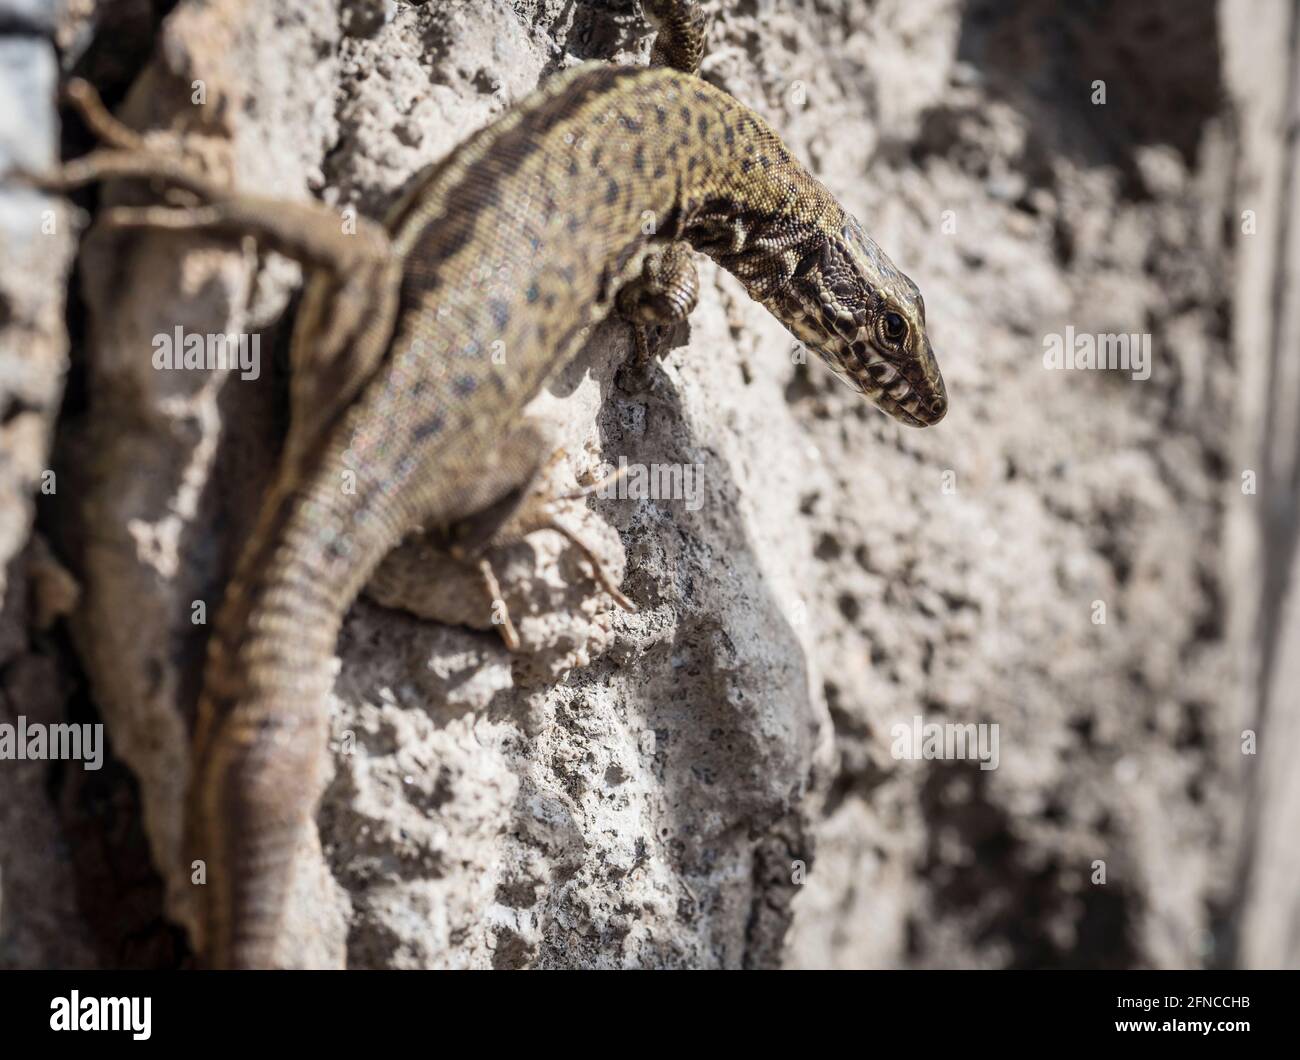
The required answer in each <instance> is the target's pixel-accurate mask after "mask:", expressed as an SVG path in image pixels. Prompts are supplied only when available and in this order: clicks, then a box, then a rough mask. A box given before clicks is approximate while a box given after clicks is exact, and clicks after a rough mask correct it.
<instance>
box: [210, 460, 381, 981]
mask: <svg viewBox="0 0 1300 1060" xmlns="http://www.w3.org/2000/svg"><path fill="white" fill-rule="evenodd" d="M386 507H387V505H386V503H385V500H384V498H383V497H382V496H381V495H374V496H371V497H360V498H358V497H356V496H352V497H348V496H346V495H345V494H344V493H343V491H341V490H340V488H339V478H338V477H337V475H336V474H335V473H334V472H333V471H330V470H324V471H321V472H319V473H317V474H315V475H313V476H311V479H310V481H309V483H308V484H306V485H303V486H299V487H298V488H296V489H292V490H290V489H286V488H277V489H274V490H272V492H271V494H270V495H269V496H268V497H267V499H266V501H265V502H264V505H263V508H262V512H261V515H260V517H259V521H258V524H257V526H256V528H255V530H254V533H253V535H252V537H251V539H250V542H249V544H248V546H247V548H246V549H245V551H244V554H243V555H242V556H241V558H240V562H239V564H238V567H237V568H236V572H235V575H234V577H233V579H232V581H231V584H230V586H229V588H228V589H227V592H226V598H225V601H224V602H223V605H222V608H221V612H220V615H219V617H218V620H217V624H216V628H215V630H214V634H213V637H212V639H211V641H210V643H209V652H208V661H207V669H206V673H205V680H204V688H203V693H202V695H201V697H200V702H199V714H198V724H197V728H196V732H195V739H194V750H193V757H192V760H191V766H192V770H191V781H190V790H189V799H188V805H187V808H186V850H187V857H188V865H187V871H188V872H189V874H190V878H191V881H192V882H194V883H195V884H198V885H201V890H200V900H199V902H198V904H197V910H196V911H197V914H198V915H197V918H196V919H197V923H196V924H195V935H196V938H195V943H196V947H197V949H198V951H199V954H200V957H201V960H202V963H203V964H204V965H205V966H207V967H213V968H268V967H275V966H276V964H277V959H276V947H277V940H278V938H279V936H280V928H281V922H282V920H283V917H284V911H285V909H286V907H287V905H288V900H289V893H290V889H291V886H292V881H293V868H294V862H295V860H296V855H297V852H298V848H299V846H300V844H301V843H302V842H303V839H304V837H305V836H306V835H307V834H308V829H307V826H308V824H309V822H310V820H311V817H312V815H313V814H314V812H315V809H316V806H317V803H318V802H319V799H320V796H321V793H322V789H323V777H322V773H323V769H322V765H323V759H324V754H325V750H326V744H327V739H328V734H329V702H330V691H331V687H332V685H333V660H334V652H335V642H336V640H337V637H338V630H339V626H340V624H341V620H342V615H343V613H344V612H345V611H346V609H347V607H348V606H349V605H350V604H351V602H352V600H353V598H355V596H356V594H357V592H358V591H359V590H360V587H361V585H362V584H363V582H364V580H365V578H366V577H367V576H368V575H369V573H370V571H371V570H373V568H374V566H375V565H376V564H377V563H378V561H379V559H380V558H382V556H383V555H384V553H385V552H387V551H388V549H389V548H391V547H392V545H393V544H394V543H395V538H396V537H397V536H398V535H397V532H396V530H395V527H396V526H397V525H398V522H397V520H396V519H395V518H393V517H392V514H391V513H389V512H386V511H385V508H386Z"/></svg>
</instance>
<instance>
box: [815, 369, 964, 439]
mask: <svg viewBox="0 0 1300 1060" xmlns="http://www.w3.org/2000/svg"><path fill="white" fill-rule="evenodd" d="M837 374H838V375H840V377H841V378H843V379H844V381H845V382H846V383H848V384H849V386H851V387H852V388H853V389H854V390H856V391H857V392H858V393H860V394H861V395H862V396H863V397H865V398H866V399H867V400H868V401H870V402H871V403H872V404H873V405H875V406H876V407H877V408H878V409H880V410H881V411H882V412H884V413H887V414H888V415H889V416H892V417H893V418H894V419H896V420H898V421H899V423H903V424H906V425H907V426H909V427H932V426H934V424H936V423H938V422H939V421H940V420H942V419H943V418H944V416H945V415H947V413H948V392H947V389H946V388H945V387H944V384H943V378H942V376H939V375H938V374H937V373H936V374H935V376H934V378H933V379H930V378H927V377H925V376H921V377H920V378H919V379H913V378H909V376H908V374H907V373H905V372H903V371H901V370H900V369H899V368H897V367H896V366H895V365H893V364H890V362H889V361H887V360H885V358H883V357H880V356H878V355H873V356H871V357H870V359H868V360H862V359H858V360H857V361H856V362H855V363H852V364H849V365H845V366H844V367H843V368H842V370H841V371H839V372H838V373H837Z"/></svg>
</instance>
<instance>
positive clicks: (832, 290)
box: [769, 214, 948, 427]
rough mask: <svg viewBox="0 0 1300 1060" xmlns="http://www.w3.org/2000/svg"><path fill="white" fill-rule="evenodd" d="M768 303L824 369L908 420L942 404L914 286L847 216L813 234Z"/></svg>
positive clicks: (932, 415) (921, 423)
mask: <svg viewBox="0 0 1300 1060" xmlns="http://www.w3.org/2000/svg"><path fill="white" fill-rule="evenodd" d="M769 307H770V308H771V309H772V310H773V312H774V313H775V314H776V316H777V317H778V318H780V319H781V321H783V322H784V323H785V325H786V327H788V328H789V329H790V330H791V331H792V332H793V333H794V334H795V336H796V337H798V338H800V339H802V340H803V341H804V342H806V343H807V344H808V346H809V347H810V348H811V349H812V350H813V351H815V352H816V353H817V355H818V356H819V357H821V358H822V360H824V361H825V362H826V363H827V365H829V366H830V368H831V370H832V371H833V372H835V374H836V375H838V376H839V377H840V378H841V379H843V380H844V381H845V382H846V383H848V385H849V386H851V387H852V388H853V389H854V390H856V391H857V392H858V393H859V394H862V395H863V396H864V397H865V398H867V400H868V401H870V402H871V403H872V404H874V405H875V406H876V407H877V408H879V409H881V410H883V411H884V412H887V413H889V415H891V416H893V417H894V419H896V420H899V421H900V422H902V423H906V424H908V425H909V426H911V427H928V426H930V425H931V424H935V423H938V422H939V421H940V420H941V419H943V417H944V414H945V413H947V411H948V392H947V390H946V389H945V388H944V385H943V376H942V375H940V374H939V365H938V363H937V362H936V361H935V359H934V350H933V349H932V348H931V346H930V339H929V336H928V335H927V334H926V330H925V301H924V300H923V299H922V298H921V292H920V291H919V290H917V287H916V284H914V283H913V282H912V281H911V280H910V279H909V278H908V277H907V276H905V275H904V274H903V273H902V272H900V271H899V270H898V269H897V268H896V267H895V266H894V263H893V262H892V261H890V260H889V258H888V257H886V255H885V252H884V251H883V250H881V249H880V248H879V247H878V246H876V243H875V241H874V240H873V239H872V238H871V237H870V236H869V235H867V234H866V233H865V232H864V231H863V230H862V227H861V226H860V225H859V224H858V222H857V221H855V220H854V219H853V218H852V217H850V216H848V215H847V214H845V215H843V222H842V224H841V225H840V226H839V228H838V229H837V230H834V231H832V232H830V233H829V234H823V237H822V238H820V239H818V240H817V245H816V246H815V247H814V248H813V249H812V250H810V251H808V252H807V253H806V254H805V255H804V256H803V257H802V258H801V260H800V261H799V263H798V265H797V266H796V267H795V270H794V273H793V275H792V276H791V277H790V280H789V282H788V283H786V284H785V285H784V286H783V287H782V288H781V289H780V290H779V291H778V292H777V293H776V294H775V295H773V296H771V298H770V299H769Z"/></svg>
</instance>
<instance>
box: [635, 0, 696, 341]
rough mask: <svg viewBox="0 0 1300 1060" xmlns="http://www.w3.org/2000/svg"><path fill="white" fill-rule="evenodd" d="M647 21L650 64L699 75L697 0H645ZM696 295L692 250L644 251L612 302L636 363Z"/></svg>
mask: <svg viewBox="0 0 1300 1060" xmlns="http://www.w3.org/2000/svg"><path fill="white" fill-rule="evenodd" d="M644 4H645V13H646V16H647V20H648V21H649V22H650V23H651V24H652V25H653V26H655V28H656V33H655V39H654V43H653V44H652V45H651V46H650V65H651V66H664V67H668V68H669V69H673V70H680V71H681V72H682V73H684V74H698V73H699V70H700V60H701V59H702V58H703V57H704V43H705V33H706V30H707V20H706V19H705V16H704V12H703V10H702V9H701V8H700V5H699V3H698V0H644ZM699 298H700V277H699V273H698V272H697V270H696V268H695V260H694V252H693V251H692V250H691V248H690V246H689V244H687V243H685V242H682V241H680V240H678V241H676V242H673V243H669V244H668V245H667V246H665V247H661V248H659V249H657V250H651V251H650V252H649V253H647V254H646V256H645V260H644V262H643V264H642V267H641V273H640V275H639V276H637V277H636V278H635V279H633V280H631V281H629V282H628V283H627V284H625V285H624V286H623V287H622V289H621V290H620V291H619V292H618V296H617V298H616V300H615V306H616V308H617V309H618V312H619V315H620V316H621V317H622V318H623V319H624V320H626V321H627V322H628V323H629V324H631V325H632V334H633V339H634V342H635V347H636V362H637V364H639V365H644V364H647V363H649V361H650V360H651V359H652V358H653V357H654V355H655V353H656V352H659V353H662V352H663V351H662V350H659V351H656V341H655V338H656V337H655V336H654V335H653V334H652V332H651V328H655V327H657V328H660V329H667V328H669V327H672V326H673V325H675V324H680V323H681V322H682V321H684V320H686V319H687V318H688V317H689V316H690V315H691V312H692V311H693V310H694V309H695V306H696V303H697V302H698V301H699Z"/></svg>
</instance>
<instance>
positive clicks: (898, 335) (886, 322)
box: [880, 313, 907, 343]
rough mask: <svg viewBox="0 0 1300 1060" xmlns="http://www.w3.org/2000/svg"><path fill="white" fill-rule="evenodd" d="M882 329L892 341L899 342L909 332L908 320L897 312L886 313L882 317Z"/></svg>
mask: <svg viewBox="0 0 1300 1060" xmlns="http://www.w3.org/2000/svg"><path fill="white" fill-rule="evenodd" d="M880 331H881V333H882V334H883V335H884V336H885V338H887V339H888V340H889V341H890V342H894V343H897V342H899V341H901V340H902V338H903V336H904V335H906V334H907V321H906V320H904V319H903V318H902V317H901V316H899V315H898V314H897V313H886V314H885V315H884V316H883V317H881V318H880Z"/></svg>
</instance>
